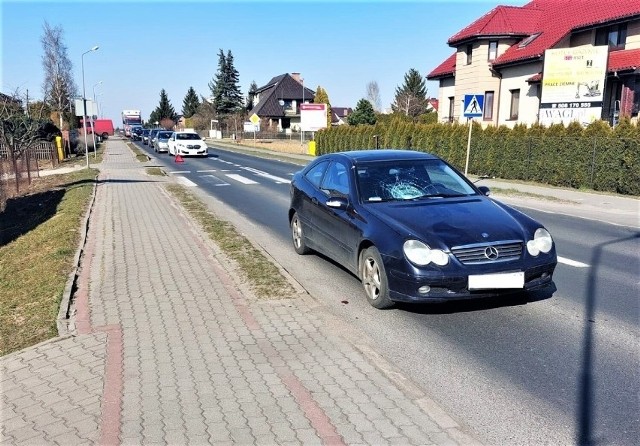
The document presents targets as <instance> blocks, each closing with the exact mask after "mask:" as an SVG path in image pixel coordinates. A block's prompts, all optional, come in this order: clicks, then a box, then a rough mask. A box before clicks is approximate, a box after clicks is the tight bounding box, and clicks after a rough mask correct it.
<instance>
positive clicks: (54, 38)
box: [40, 21, 77, 130]
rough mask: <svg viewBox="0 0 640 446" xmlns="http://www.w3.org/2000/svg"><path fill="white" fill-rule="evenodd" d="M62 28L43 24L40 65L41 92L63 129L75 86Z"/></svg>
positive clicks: (74, 92)
mask: <svg viewBox="0 0 640 446" xmlns="http://www.w3.org/2000/svg"><path fill="white" fill-rule="evenodd" d="M63 33H64V31H63V29H62V27H60V26H56V27H53V28H52V27H51V26H50V25H49V24H48V23H47V22H46V21H45V22H44V25H43V34H42V37H41V38H40V42H41V43H42V49H43V54H42V67H43V69H44V81H43V83H42V92H43V97H44V100H45V101H46V102H47V103H49V104H50V105H51V107H52V108H53V109H54V110H56V111H57V112H58V116H59V123H60V130H62V129H63V114H64V113H65V111H66V110H69V109H70V104H71V98H72V97H73V96H75V95H76V92H77V87H76V85H75V83H74V81H73V72H72V71H73V65H72V63H71V60H69V56H67V46H66V45H65V44H64V40H63Z"/></svg>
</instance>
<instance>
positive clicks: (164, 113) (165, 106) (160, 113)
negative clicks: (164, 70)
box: [149, 88, 178, 123]
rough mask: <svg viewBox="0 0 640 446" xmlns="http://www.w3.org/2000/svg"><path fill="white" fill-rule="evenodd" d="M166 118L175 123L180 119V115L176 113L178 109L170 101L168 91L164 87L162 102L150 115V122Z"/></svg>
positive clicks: (161, 94)
mask: <svg viewBox="0 0 640 446" xmlns="http://www.w3.org/2000/svg"><path fill="white" fill-rule="evenodd" d="M166 119H170V120H172V121H173V122H174V123H175V122H176V121H177V120H178V115H176V111H175V109H174V108H173V105H171V102H169V98H168V97H167V92H166V91H165V89H164V88H163V89H162V90H160V103H159V104H158V106H157V107H156V109H155V110H154V111H153V112H152V113H151V116H150V117H149V121H150V122H153V123H155V122H162V121H164V120H166Z"/></svg>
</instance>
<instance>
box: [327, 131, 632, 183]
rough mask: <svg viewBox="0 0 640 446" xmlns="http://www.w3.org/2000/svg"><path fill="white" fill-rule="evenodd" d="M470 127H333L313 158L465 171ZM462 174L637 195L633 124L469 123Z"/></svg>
mask: <svg viewBox="0 0 640 446" xmlns="http://www.w3.org/2000/svg"><path fill="white" fill-rule="evenodd" d="M468 134H469V127H468V126H467V125H462V124H458V123H454V124H438V123H434V124H415V123H410V122H402V121H393V122H391V123H388V124H376V125H361V126H357V127H353V126H340V127H333V128H330V129H324V130H321V131H319V132H317V133H316V134H315V140H316V144H317V145H316V153H317V154H318V155H323V154H326V153H333V152H340V151H347V150H359V149H375V148H376V140H375V136H377V137H378V146H379V148H381V149H382V148H385V149H407V148H409V149H413V150H419V151H423V152H429V153H433V154H435V155H438V156H440V157H442V158H444V159H445V160H447V161H448V162H450V163H451V164H453V165H454V166H456V167H457V168H458V169H459V170H461V171H464V167H465V162H466V154H467V139H468ZM469 173H470V174H475V175H488V176H491V177H498V178H504V179H514V180H526V181H534V182H538V183H544V184H550V185H553V186H563V187H572V188H586V189H593V190H597V191H607V192H616V193H620V194H626V195H640V125H634V124H632V123H631V121H630V120H628V119H625V120H622V121H621V122H620V124H619V125H617V126H616V127H615V129H612V128H611V127H610V126H609V125H608V124H607V123H605V122H603V121H597V122H594V123H593V124H591V125H589V126H588V127H586V128H583V127H582V126H580V125H579V124H577V123H575V124H571V125H569V126H567V127H565V126H563V125H562V124H558V125H552V126H550V127H544V126H540V125H534V126H531V127H527V126H524V125H516V126H515V127H514V128H508V127H506V126H500V127H494V126H489V127H487V128H485V129H483V128H482V127H481V126H480V124H478V123H474V124H473V128H472V135H471V151H470V156H469Z"/></svg>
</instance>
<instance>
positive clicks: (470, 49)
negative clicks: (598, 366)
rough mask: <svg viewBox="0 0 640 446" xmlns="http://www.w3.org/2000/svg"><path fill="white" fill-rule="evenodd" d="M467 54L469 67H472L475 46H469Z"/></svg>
mask: <svg viewBox="0 0 640 446" xmlns="http://www.w3.org/2000/svg"><path fill="white" fill-rule="evenodd" d="M465 53H466V55H467V65H471V61H472V60H473V57H472V56H473V45H467V49H466V50H465Z"/></svg>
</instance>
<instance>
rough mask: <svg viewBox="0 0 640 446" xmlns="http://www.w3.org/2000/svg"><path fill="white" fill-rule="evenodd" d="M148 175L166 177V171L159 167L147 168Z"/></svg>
mask: <svg viewBox="0 0 640 446" xmlns="http://www.w3.org/2000/svg"><path fill="white" fill-rule="evenodd" d="M146 172H147V175H157V176H166V173H164V170H162V169H161V168H159V167H147V168H146Z"/></svg>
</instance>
